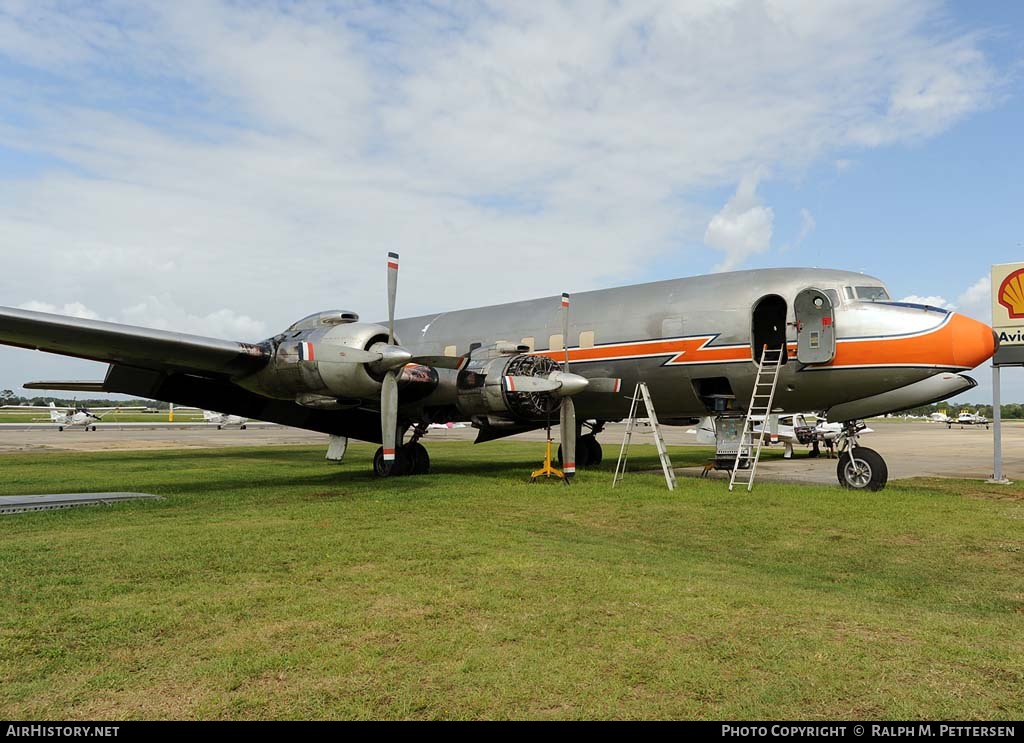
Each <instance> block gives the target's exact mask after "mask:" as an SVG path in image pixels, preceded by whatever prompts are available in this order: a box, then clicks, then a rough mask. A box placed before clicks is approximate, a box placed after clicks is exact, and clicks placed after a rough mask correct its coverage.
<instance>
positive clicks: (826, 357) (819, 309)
mask: <svg viewBox="0 0 1024 743" xmlns="http://www.w3.org/2000/svg"><path fill="white" fill-rule="evenodd" d="M793 312H794V313H795V314H796V358H797V361H799V362H800V363H801V364H827V363H828V362H830V361H831V360H832V359H833V358H835V355H836V325H835V312H834V308H833V307H832V300H830V299H829V298H828V295H827V294H825V293H824V292H822V291H819V290H818V289H804V290H803V291H802V292H800V293H799V294H797V295H796V301H794V302H793Z"/></svg>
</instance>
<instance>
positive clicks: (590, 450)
mask: <svg viewBox="0 0 1024 743" xmlns="http://www.w3.org/2000/svg"><path fill="white" fill-rule="evenodd" d="M584 425H589V428H590V433H588V434H586V435H582V429H581V431H580V435H577V436H576V469H581V468H583V469H586V468H588V467H597V465H599V464H601V461H602V460H603V459H604V450H603V449H601V442H599V441H598V440H597V435H598V434H599V433H601V431H603V430H604V421H597V422H596V423H593V424H584ZM557 461H558V464H559V465H561V464H562V447H561V445H559V447H558V460H557Z"/></svg>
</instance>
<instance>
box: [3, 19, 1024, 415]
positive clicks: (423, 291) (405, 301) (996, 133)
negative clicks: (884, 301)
mask: <svg viewBox="0 0 1024 743" xmlns="http://www.w3.org/2000/svg"><path fill="white" fill-rule="evenodd" d="M1022 29H1024V9H1022V6H1021V5H1020V4H1018V3H957V4H947V3H943V2H938V1H933V0H904V1H902V2H888V1H885V0H858V1H857V2H853V1H852V0H851V1H850V2H833V3H823V2H817V1H814V2H812V1H810V0H807V1H802V2H801V1H797V0H793V1H792V2H788V1H782V0H765V1H763V2H761V1H757V0H737V1H736V2H708V3H698V2H688V3H676V4H672V3H668V4H666V3H658V2H650V3H647V2H643V1H641V0H636V2H631V3H627V4H621V3H614V2H608V3H603V2H598V0H592V1H588V2H579V3H574V2H565V3H557V4H556V3H548V4H512V3H488V4H482V5H473V6H471V5H467V4H460V3H453V4H448V3H446V2H433V3H428V4H420V3H408V4H401V5H396V4H381V5H378V4H374V3H362V4H352V3H340V4H333V3H309V4H305V3H286V4H281V3H269V2H268V3H260V2H252V3H219V2H214V1H212V0H211V1H210V2H188V1H186V2H176V3H159V2H152V3H147V2H105V3H91V2H90V3H81V4H76V3H66V2H65V3H50V2H40V1H31V2H30V1H28V0H25V1H24V2H21V1H17V0H15V1H12V2H7V3H4V4H3V5H2V6H0V245H3V250H4V257H5V264H6V269H5V271H4V272H2V275H0V303H2V304H6V305H12V306H24V307H36V308H41V309H54V310H57V311H67V312H72V313H75V314H80V315H83V316H90V317H100V318H104V319H110V320H115V321H119V322H129V323H134V324H140V325H148V326H155V327H166V328H172V329H179V330H185V331H188V332H194V333H201V334H206V335H214V336H220V337H232V338H239V339H247V340H248V339H256V338H259V337H264V336H266V335H270V334H272V333H273V332H275V331H276V330H278V329H280V328H281V327H284V326H286V325H287V324H288V323H290V322H291V321H293V320H294V319H296V318H298V317H301V316H304V315H305V314H308V313H309V312H311V311H314V310H318V309H324V308H332V307H342V308H346V309H355V310H356V311H358V312H360V313H362V314H363V315H364V316H365V317H376V316H379V315H380V314H381V311H382V308H383V275H382V273H381V271H380V256H381V255H383V253H384V252H386V251H387V250H392V249H398V250H399V251H400V252H401V253H402V255H403V259H404V260H403V276H402V289H401V296H400V304H399V312H400V314H413V313H419V312H427V311H431V310H443V309H451V308H455V307H462V306H472V305H475V304H484V303H490V302H495V301H506V300H513V299H518V298H524V297H528V296H537V295H544V294H556V293H558V292H559V291H561V290H563V289H567V290H570V291H580V290H584V289H592V288H599V287H607V286H615V285H617V284H624V283H632V282H635V281H644V280H653V279H661V278H667V277H670V276H684V275H692V274H699V273H707V272H712V271H716V270H724V269H730V268H756V267H768V266H786V265H812V266H815V265H816V266H828V267H835V268H848V269H854V270H861V271H865V272H866V273H869V274H873V275H876V276H879V277H881V278H882V279H884V280H885V281H887V283H888V284H889V285H890V287H891V289H892V290H893V293H894V294H895V295H897V297H898V298H902V297H907V296H917V297H931V298H933V299H935V300H936V301H938V300H939V299H941V301H942V302H944V303H946V304H947V305H949V306H956V307H957V308H958V309H960V310H961V311H964V312H966V313H968V314H972V315H975V316H978V317H980V318H981V319H987V301H988V299H987V297H986V296H985V295H984V292H982V291H980V290H979V287H978V284H979V281H980V279H982V278H983V277H985V276H986V275H987V273H988V270H989V266H990V265H991V264H992V263H999V262H1007V261H1014V260H1024V224H1022V222H1024V217H1022V214H1024V209H1022V208H1021V204H1022V203H1024V199H1022V197H1024V187H1022V185H1021V182H1022V180H1021V177H1020V174H1021V173H1022V165H1024V163H1022V157H1024V156H1022V155H1021V146H1020V141H1019V140H1020V132H1021V131H1024V116H1022V114H1024V103H1022V93H1024V87H1022V84H1021V73H1022V65H1021V62H1022V59H1024V41H1022V39H1024V35H1022V34H1021V31H1022ZM101 371H102V370H97V369H96V368H95V367H92V366H91V365H88V364H86V363H85V362H76V361H70V360H66V359H60V358H56V357H47V356H45V355H42V354H29V353H28V352H23V351H14V350H6V349H5V350H2V351H0V385H2V386H3V387H16V386H17V385H18V384H19V383H20V382H22V381H25V380H26V379H28V378H38V377H51V378H52V377H58V378H60V377H65V378H66V377H76V376H86V377H96V376H98V375H99V374H100V373H101ZM979 376H980V377H981V378H982V379H983V381H984V382H986V384H987V381H988V376H989V374H988V372H986V371H984V370H982V371H981V372H980V374H979ZM1005 376H1006V383H1007V385H1006V391H1005V392H1004V397H1006V398H1007V399H1012V400H1024V373H1022V372H1018V371H1017V370H1011V371H1009V372H1007V374H1006V375H1005ZM1017 376H1020V377H1022V378H1021V379H1019V380H1018V379H1016V377H1017ZM987 395H988V392H987V389H986V387H982V388H979V390H977V391H975V392H974V393H973V395H972V396H971V397H972V398H973V399H979V400H980V399H984V398H985V397H986V396H987Z"/></svg>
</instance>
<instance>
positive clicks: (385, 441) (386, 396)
mask: <svg viewBox="0 0 1024 743" xmlns="http://www.w3.org/2000/svg"><path fill="white" fill-rule="evenodd" d="M380 438H381V445H382V446H383V447H384V461H385V462H394V461H395V449H396V448H397V446H396V445H397V440H398V373H397V372H394V371H389V372H388V373H387V374H385V375H384V381H383V382H382V383H381V388H380Z"/></svg>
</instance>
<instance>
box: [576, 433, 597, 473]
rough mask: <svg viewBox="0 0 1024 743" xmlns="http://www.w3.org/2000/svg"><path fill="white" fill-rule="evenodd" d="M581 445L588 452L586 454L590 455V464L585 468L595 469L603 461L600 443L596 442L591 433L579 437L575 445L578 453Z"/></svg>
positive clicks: (595, 437)
mask: <svg viewBox="0 0 1024 743" xmlns="http://www.w3.org/2000/svg"><path fill="white" fill-rule="evenodd" d="M581 444H582V445H583V446H585V447H587V449H588V450H589V451H588V454H589V455H590V462H589V463H588V464H587V466H588V467H597V466H598V465H599V464H601V461H602V460H603V459H604V450H603V449H602V448H601V442H600V441H598V440H597V436H595V435H594V434H592V433H588V434H587V435H586V436H581V437H580V440H579V442H578V443H577V444H576V451H579V449H580V445H581Z"/></svg>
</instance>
